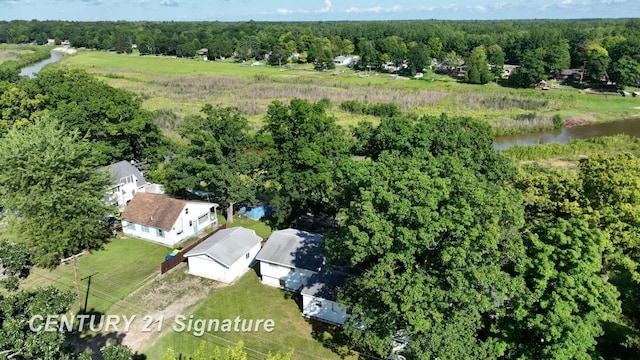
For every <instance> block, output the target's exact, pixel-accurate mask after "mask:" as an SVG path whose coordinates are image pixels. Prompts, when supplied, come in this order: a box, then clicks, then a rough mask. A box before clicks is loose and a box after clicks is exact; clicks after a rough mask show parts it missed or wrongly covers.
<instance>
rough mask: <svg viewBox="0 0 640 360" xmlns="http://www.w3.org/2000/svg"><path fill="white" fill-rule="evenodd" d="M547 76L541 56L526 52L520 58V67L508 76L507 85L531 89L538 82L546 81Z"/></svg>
mask: <svg viewBox="0 0 640 360" xmlns="http://www.w3.org/2000/svg"><path fill="white" fill-rule="evenodd" d="M548 78H549V74H548V73H547V72H546V70H545V64H544V61H543V59H542V54H541V53H539V52H536V51H530V50H527V51H525V52H524V55H523V56H522V60H521V61H520V65H519V66H518V68H517V69H515V70H514V71H513V73H512V74H511V76H509V83H510V84H511V85H512V86H516V87H523V88H528V87H533V86H535V85H536V84H538V82H540V80H547V79H548Z"/></svg>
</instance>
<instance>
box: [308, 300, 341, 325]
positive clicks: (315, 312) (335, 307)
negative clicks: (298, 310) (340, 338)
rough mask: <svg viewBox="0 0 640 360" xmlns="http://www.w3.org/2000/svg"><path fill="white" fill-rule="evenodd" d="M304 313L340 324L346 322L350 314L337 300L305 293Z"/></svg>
mask: <svg viewBox="0 0 640 360" xmlns="http://www.w3.org/2000/svg"><path fill="white" fill-rule="evenodd" d="M302 315H304V316H307V317H312V318H316V319H319V320H323V321H327V322H330V323H333V324H340V325H342V324H344V322H345V320H346V319H347V317H348V316H349V315H348V314H347V313H346V312H345V311H344V310H343V309H342V307H340V305H339V304H338V303H337V302H335V301H331V300H327V299H322V298H317V297H314V296H310V295H304V294H303V295H302Z"/></svg>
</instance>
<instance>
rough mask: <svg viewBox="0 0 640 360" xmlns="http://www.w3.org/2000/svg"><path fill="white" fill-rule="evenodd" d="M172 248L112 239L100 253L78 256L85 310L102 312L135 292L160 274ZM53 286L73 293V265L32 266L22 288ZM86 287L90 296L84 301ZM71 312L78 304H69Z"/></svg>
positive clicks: (132, 240) (140, 241)
mask: <svg viewBox="0 0 640 360" xmlns="http://www.w3.org/2000/svg"><path fill="white" fill-rule="evenodd" d="M169 252H171V249H169V248H167V247H165V246H162V245H157V244H153V243H150V242H147V241H144V240H140V239H135V238H124V239H121V238H118V239H113V240H112V241H110V242H109V243H108V244H106V245H105V247H104V249H103V250H98V251H94V252H92V253H90V254H85V255H83V256H80V257H79V258H78V260H77V264H78V275H79V278H80V283H81V292H82V301H83V303H84V302H85V301H86V305H87V307H86V308H87V310H91V311H96V312H101V313H105V312H106V311H107V310H108V309H109V308H110V307H111V305H113V304H114V303H116V302H117V301H119V300H121V299H123V298H124V297H126V296H127V295H129V294H130V293H131V292H133V291H134V290H136V289H138V288H139V287H140V286H141V285H142V284H143V283H144V282H145V281H146V280H148V279H149V278H151V277H154V276H156V275H159V274H160V264H161V263H162V262H163V261H164V257H165V255H166V254H168V253H169ZM47 285H55V286H57V287H59V288H60V289H64V290H70V291H73V293H74V294H75V293H76V287H75V282H74V271H73V262H72V261H69V262H68V263H66V264H64V265H60V266H58V267H57V268H55V269H53V270H46V269H42V268H38V267H35V268H33V269H32V270H31V274H30V275H29V277H28V278H27V279H25V280H24V281H23V282H22V284H21V286H22V287H23V288H31V287H36V286H47ZM87 287H89V297H88V299H87V298H86V294H87ZM71 310H72V311H73V312H77V311H78V304H77V302H74V303H73V304H72V309H71Z"/></svg>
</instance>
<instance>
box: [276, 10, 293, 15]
mask: <svg viewBox="0 0 640 360" xmlns="http://www.w3.org/2000/svg"><path fill="white" fill-rule="evenodd" d="M294 12H295V11H293V10H289V9H278V10H276V13H278V14H280V15H289V14H293V13H294Z"/></svg>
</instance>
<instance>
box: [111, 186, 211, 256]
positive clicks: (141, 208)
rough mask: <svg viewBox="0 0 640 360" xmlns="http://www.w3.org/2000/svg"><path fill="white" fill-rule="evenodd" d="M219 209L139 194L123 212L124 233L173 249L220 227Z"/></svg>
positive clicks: (162, 196)
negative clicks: (197, 235) (204, 232)
mask: <svg viewBox="0 0 640 360" xmlns="http://www.w3.org/2000/svg"><path fill="white" fill-rule="evenodd" d="M217 208H218V204H215V203H209V202H204V201H188V200H181V199H175V198H172V197H169V196H167V195H164V194H151V193H144V192H138V193H137V194H136V195H135V196H134V197H133V200H131V202H130V203H129V205H128V206H127V208H126V209H125V211H124V212H123V213H122V217H121V219H122V231H123V232H124V233H125V234H126V235H129V236H135V237H138V238H141V239H145V240H149V241H152V242H156V243H160V244H163V245H166V246H174V245H176V244H178V243H180V242H182V241H184V240H186V239H188V238H189V237H191V236H193V235H194V234H197V233H198V232H200V231H202V230H204V229H205V228H206V227H209V226H213V227H218V216H217Z"/></svg>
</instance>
